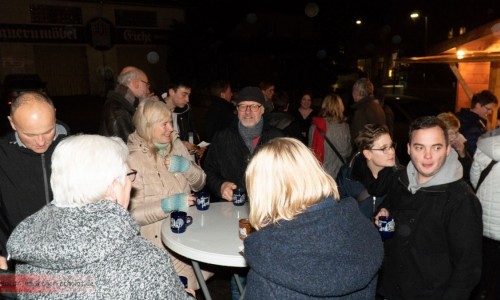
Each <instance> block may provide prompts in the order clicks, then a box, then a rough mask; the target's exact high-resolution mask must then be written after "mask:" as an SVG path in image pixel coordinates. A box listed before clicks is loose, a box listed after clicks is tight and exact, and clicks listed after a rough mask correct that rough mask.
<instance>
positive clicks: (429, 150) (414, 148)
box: [408, 126, 450, 183]
mask: <svg viewBox="0 0 500 300" xmlns="http://www.w3.org/2000/svg"><path fill="white" fill-rule="evenodd" d="M449 153H450V145H448V146H447V145H446V139H445V136H444V132H443V130H442V129H441V128H440V127H438V126H436V127H432V128H426V129H419V130H415V131H414V132H413V135H412V139H411V142H410V143H409V144H408V154H409V155H410V158H411V162H412V163H413V165H414V166H415V168H416V169H417V172H418V174H417V181H418V182H419V183H425V182H427V181H429V180H431V179H432V177H433V176H434V175H436V173H437V172H439V170H441V167H443V164H444V163H445V161H446V157H447V156H448V154H449Z"/></svg>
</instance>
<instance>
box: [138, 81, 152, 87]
mask: <svg viewBox="0 0 500 300" xmlns="http://www.w3.org/2000/svg"><path fill="white" fill-rule="evenodd" d="M140 81H141V82H142V83H144V84H145V85H146V86H147V87H148V88H149V87H150V86H151V83H149V82H147V81H144V80H140Z"/></svg>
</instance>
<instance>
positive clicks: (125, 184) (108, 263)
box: [7, 135, 192, 299]
mask: <svg viewBox="0 0 500 300" xmlns="http://www.w3.org/2000/svg"><path fill="white" fill-rule="evenodd" d="M127 155H128V151H127V147H126V146H125V143H124V142H123V141H122V140H121V139H119V138H108V137H103V136H98V135H79V136H72V137H68V138H66V139H65V140H63V141H62V142H61V143H60V144H59V145H58V146H57V147H56V149H55V151H54V154H53V156H52V176H51V179H50V183H51V186H52V190H53V192H54V200H53V201H52V202H51V204H49V205H47V206H45V207H44V208H43V209H42V210H40V211H38V212H37V213H35V214H34V215H32V216H30V217H28V218H27V219H25V220H24V221H23V222H21V223H20V224H19V225H18V226H17V227H16V229H15V230H14V232H13V233H12V235H11V236H10V239H9V242H8V244H7V248H8V252H9V255H10V257H11V258H13V259H15V260H17V261H18V262H19V263H18V264H17V266H16V272H17V274H18V275H35V276H33V277H29V278H30V279H29V280H30V283H33V282H38V284H30V285H25V286H23V285H20V286H19V285H18V286H17V288H18V291H19V292H20V293H19V295H18V298H19V299H192V298H191V297H189V296H188V295H187V293H186V292H185V290H184V288H183V287H182V285H181V282H180V281H179V278H178V276H177V274H176V273H175V272H174V269H173V266H172V263H171V261H170V258H169V256H168V254H167V253H165V252H164V251H162V250H161V249H158V248H157V247H155V246H153V245H151V243H149V242H147V241H146V240H144V239H143V238H141V237H140V236H139V226H138V224H137V223H136V222H135V221H134V220H133V219H132V218H131V217H130V214H129V212H128V211H127V206H128V204H129V200H130V189H131V185H132V182H131V181H133V180H134V178H135V176H136V173H137V172H136V171H134V170H131V169H129V168H128V166H127V163H126V159H127ZM42 275H44V276H42ZM23 278H24V279H26V278H28V277H26V276H23V277H20V278H19V279H21V281H19V282H22V279H23ZM40 287H41V289H38V290H37V288H40Z"/></svg>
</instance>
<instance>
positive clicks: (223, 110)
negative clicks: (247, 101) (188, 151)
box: [205, 97, 236, 142]
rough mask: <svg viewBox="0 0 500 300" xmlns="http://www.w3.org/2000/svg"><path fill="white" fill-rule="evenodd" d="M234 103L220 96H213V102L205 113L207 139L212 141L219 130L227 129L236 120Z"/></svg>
mask: <svg viewBox="0 0 500 300" xmlns="http://www.w3.org/2000/svg"><path fill="white" fill-rule="evenodd" d="M235 112H236V110H235V106H234V104H233V103H231V102H228V101H226V100H224V99H222V98H219V97H212V103H211V104H210V106H209V107H208V109H207V113H206V114H205V141H207V142H211V141H212V139H213V137H214V134H215V133H216V132H217V131H220V130H222V129H226V128H228V127H229V126H231V124H232V123H233V122H234V121H235V120H236V113H235Z"/></svg>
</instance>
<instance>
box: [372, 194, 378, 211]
mask: <svg viewBox="0 0 500 300" xmlns="http://www.w3.org/2000/svg"><path fill="white" fill-rule="evenodd" d="M372 201H373V202H372V210H373V213H375V202H376V201H377V197H375V196H372Z"/></svg>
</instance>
